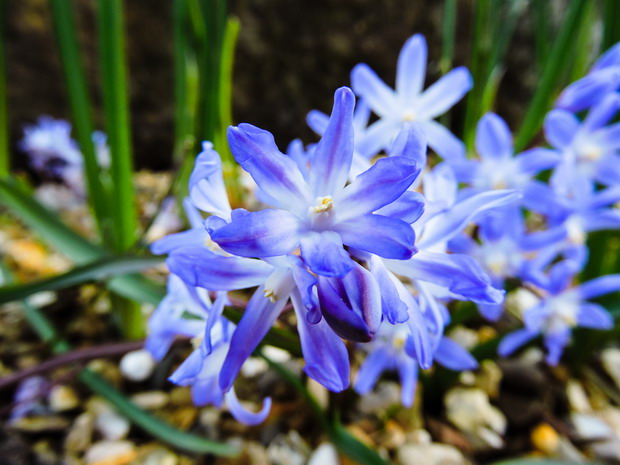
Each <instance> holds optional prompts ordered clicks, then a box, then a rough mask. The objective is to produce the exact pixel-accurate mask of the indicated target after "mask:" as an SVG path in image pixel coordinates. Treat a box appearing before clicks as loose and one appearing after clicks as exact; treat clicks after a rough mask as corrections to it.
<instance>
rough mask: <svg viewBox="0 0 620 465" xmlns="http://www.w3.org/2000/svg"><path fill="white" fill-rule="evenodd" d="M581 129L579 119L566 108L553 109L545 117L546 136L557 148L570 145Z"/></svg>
mask: <svg viewBox="0 0 620 465" xmlns="http://www.w3.org/2000/svg"><path fill="white" fill-rule="evenodd" d="M578 129H579V120H578V119H577V117H576V116H575V115H573V114H572V113H569V112H567V111H564V110H551V111H550V112H549V113H547V116H546V118H545V136H546V138H547V140H548V141H549V143H550V144H551V145H553V146H554V147H556V148H559V149H562V148H565V147H568V146H569V145H570V143H571V142H572V141H573V137H574V136H575V134H576V133H577V130H578Z"/></svg>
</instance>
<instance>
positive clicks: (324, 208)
mask: <svg viewBox="0 0 620 465" xmlns="http://www.w3.org/2000/svg"><path fill="white" fill-rule="evenodd" d="M333 207H334V200H333V199H332V197H331V195H326V196H325V197H318V198H317V199H316V203H315V204H314V207H311V208H310V211H311V212H312V213H314V214H318V213H325V212H328V211H330V210H331V209H332V208H333Z"/></svg>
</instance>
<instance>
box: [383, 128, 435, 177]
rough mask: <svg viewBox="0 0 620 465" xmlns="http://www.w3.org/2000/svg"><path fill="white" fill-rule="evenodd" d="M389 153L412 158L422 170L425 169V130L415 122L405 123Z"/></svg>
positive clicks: (394, 155)
mask: <svg viewBox="0 0 620 465" xmlns="http://www.w3.org/2000/svg"><path fill="white" fill-rule="evenodd" d="M388 153H389V155H390V157H397V156H403V157H408V158H411V159H412V160H414V161H415V162H416V163H417V165H418V168H419V169H420V170H422V169H424V167H425V166H426V136H425V135H424V132H423V131H422V130H421V129H420V128H419V127H418V126H417V125H415V124H413V123H404V124H403V127H402V129H401V130H400V132H399V133H398V135H397V136H396V139H394V142H393V143H392V146H391V147H390V150H389V151H388Z"/></svg>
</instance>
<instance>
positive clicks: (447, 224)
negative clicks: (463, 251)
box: [418, 190, 521, 248]
mask: <svg viewBox="0 0 620 465" xmlns="http://www.w3.org/2000/svg"><path fill="white" fill-rule="evenodd" d="M520 197H521V193H520V192H519V191H516V190H493V191H487V192H481V193H480V194H476V195H473V196H471V197H469V198H467V199H465V200H462V201H460V202H458V203H456V204H455V205H454V206H452V208H450V210H448V211H446V212H445V213H442V214H439V215H436V216H434V217H432V218H431V219H429V220H428V222H427V223H426V224H425V226H424V236H423V238H422V239H421V240H420V242H419V244H418V245H419V247H420V248H428V247H430V246H432V245H433V244H437V243H441V242H444V241H448V240H450V239H451V238H453V237H454V236H456V235H457V234H459V233H460V232H461V231H463V229H464V228H465V227H466V226H467V225H468V224H469V223H471V222H472V221H476V220H479V219H480V218H482V217H483V216H484V215H485V214H488V212H489V211H491V210H493V209H496V208H498V207H503V206H505V205H509V204H511V203H513V202H515V201H516V200H517V199H519V198H520Z"/></svg>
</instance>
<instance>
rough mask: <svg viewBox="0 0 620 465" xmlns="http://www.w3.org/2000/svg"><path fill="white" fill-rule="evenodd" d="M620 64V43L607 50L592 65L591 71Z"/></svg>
mask: <svg viewBox="0 0 620 465" xmlns="http://www.w3.org/2000/svg"><path fill="white" fill-rule="evenodd" d="M618 65H620V44H615V45H613V46H611V47H610V48H609V49H607V50H606V51H605V53H603V54H602V55H601V56H600V57H599V58H598V59H597V60H596V62H595V63H594V64H593V65H592V69H591V71H592V72H593V71H599V70H602V69H605V68H608V67H611V66H618Z"/></svg>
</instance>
